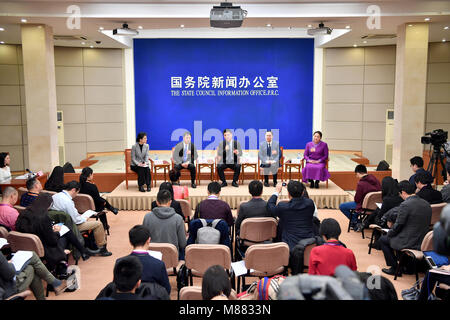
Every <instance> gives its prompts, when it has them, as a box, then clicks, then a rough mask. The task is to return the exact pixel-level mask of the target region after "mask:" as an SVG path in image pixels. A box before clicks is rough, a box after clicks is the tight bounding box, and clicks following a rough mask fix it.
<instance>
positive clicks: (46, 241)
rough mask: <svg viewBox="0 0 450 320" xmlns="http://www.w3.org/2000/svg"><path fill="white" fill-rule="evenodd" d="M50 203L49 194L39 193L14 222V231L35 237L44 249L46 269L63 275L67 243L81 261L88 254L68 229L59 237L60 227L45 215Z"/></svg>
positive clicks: (86, 257) (87, 257) (85, 258)
mask: <svg viewBox="0 0 450 320" xmlns="http://www.w3.org/2000/svg"><path fill="white" fill-rule="evenodd" d="M52 203H53V199H52V196H51V195H50V194H48V193H40V194H39V196H38V197H37V198H36V200H34V201H33V203H32V204H31V205H29V206H28V207H27V208H26V209H25V210H23V211H22V212H21V213H20V214H19V217H18V218H17V221H16V230H17V231H19V232H24V233H32V234H35V235H37V236H38V237H39V239H41V242H42V245H43V247H44V252H45V253H44V254H45V255H44V259H45V260H46V262H47V264H46V265H47V268H48V269H49V270H50V271H54V270H55V269H57V270H56V273H57V274H63V273H65V270H64V269H67V268H64V266H67V263H66V259H67V257H66V253H65V252H64V249H65V248H66V247H67V245H68V243H70V244H72V245H73V246H74V247H76V248H77V249H78V250H79V251H80V252H81V257H82V258H83V260H87V259H89V252H88V251H87V249H86V248H84V247H83V246H82V245H81V243H80V242H79V241H78V239H77V237H76V236H75V234H74V233H73V232H72V231H71V230H70V229H69V231H68V232H67V233H65V234H64V235H63V236H60V234H59V231H60V229H61V226H59V225H54V224H53V221H52V220H51V219H50V217H49V216H48V214H47V212H48V209H49V208H50V206H51V205H52ZM57 266H58V268H57Z"/></svg>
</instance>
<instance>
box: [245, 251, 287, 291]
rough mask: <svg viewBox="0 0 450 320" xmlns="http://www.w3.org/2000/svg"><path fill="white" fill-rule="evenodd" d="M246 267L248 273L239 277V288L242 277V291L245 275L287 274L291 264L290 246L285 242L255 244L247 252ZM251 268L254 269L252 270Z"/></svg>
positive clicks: (269, 275) (268, 275) (260, 276)
mask: <svg viewBox="0 0 450 320" xmlns="http://www.w3.org/2000/svg"><path fill="white" fill-rule="evenodd" d="M244 261H245V267H246V268H247V274H245V275H242V276H239V277H238V278H237V290H238V292H239V290H241V288H240V278H242V291H243V290H244V288H245V277H248V276H250V277H259V278H262V277H271V276H274V275H277V274H283V275H285V276H287V267H288V265H289V246H288V245H287V244H286V243H284V242H277V243H271V244H255V245H252V246H251V247H249V248H248V249H247V252H246V253H245V259H244ZM250 269H254V271H253V272H250Z"/></svg>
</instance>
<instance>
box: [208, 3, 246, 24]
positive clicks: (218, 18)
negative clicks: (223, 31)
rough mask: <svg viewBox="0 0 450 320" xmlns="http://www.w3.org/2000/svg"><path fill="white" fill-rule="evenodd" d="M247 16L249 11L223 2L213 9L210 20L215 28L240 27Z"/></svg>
mask: <svg viewBox="0 0 450 320" xmlns="http://www.w3.org/2000/svg"><path fill="white" fill-rule="evenodd" d="M246 16H247V11H246V10H242V9H241V7H239V6H233V4H232V3H228V2H221V3H220V6H214V7H213V8H212V9H211V13H210V16H209V21H210V25H211V27H214V28H238V27H240V26H242V21H244V18H245V17H246Z"/></svg>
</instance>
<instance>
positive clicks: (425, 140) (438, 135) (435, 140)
mask: <svg viewBox="0 0 450 320" xmlns="http://www.w3.org/2000/svg"><path fill="white" fill-rule="evenodd" d="M447 139H448V131H444V130H442V129H436V130H433V131H431V132H427V133H425V135H424V136H423V137H422V138H420V142H422V144H430V143H431V144H432V145H433V146H439V147H440V146H441V145H443V144H444V143H446V142H447Z"/></svg>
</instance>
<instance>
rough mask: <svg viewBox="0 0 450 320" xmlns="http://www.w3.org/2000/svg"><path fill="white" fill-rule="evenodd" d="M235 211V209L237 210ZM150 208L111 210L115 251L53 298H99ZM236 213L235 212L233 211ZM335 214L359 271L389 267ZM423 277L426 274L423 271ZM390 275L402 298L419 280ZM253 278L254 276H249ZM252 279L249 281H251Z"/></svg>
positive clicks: (322, 214)
mask: <svg viewBox="0 0 450 320" xmlns="http://www.w3.org/2000/svg"><path fill="white" fill-rule="evenodd" d="M233 211H235V210H233ZM146 213H147V212H145V211H120V212H119V214H118V215H117V216H115V215H113V214H112V213H109V214H108V222H109V224H110V226H111V235H110V236H109V237H108V249H109V250H110V251H111V252H112V253H113V255H112V256H110V257H91V258H90V259H89V260H87V261H82V260H80V262H79V267H80V269H81V288H80V289H79V290H76V291H75V292H70V293H63V294H61V295H60V296H57V297H56V296H55V295H54V293H52V292H51V293H50V296H49V297H48V299H49V300H92V299H95V297H96V296H97V294H98V293H99V292H100V290H101V289H102V288H103V287H104V286H105V285H106V284H107V283H108V282H110V281H112V278H113V267H114V262H115V261H116V259H118V258H120V257H122V256H125V255H128V254H129V253H130V252H131V245H130V244H129V242H128V231H129V230H130V228H132V227H133V226H134V225H136V224H141V223H142V220H143V218H144V216H145V214H146ZM233 214H235V212H233ZM330 217H332V218H335V219H336V220H337V221H338V222H339V224H340V226H341V229H342V231H343V232H342V235H341V238H340V240H341V241H343V242H344V243H345V244H346V245H347V247H348V248H350V249H352V250H353V252H354V253H355V256H356V260H357V265H358V271H369V272H372V273H374V272H376V270H378V272H381V268H384V267H385V262H384V258H383V253H382V252H381V251H377V250H372V253H371V255H368V253H367V252H368V243H369V241H370V232H366V239H362V237H361V233H356V232H354V231H351V232H349V233H347V228H346V227H347V224H348V220H347V219H346V218H345V217H344V215H343V214H342V213H341V212H340V211H339V210H328V209H320V210H319V218H320V219H321V220H323V219H325V218H330ZM420 276H422V277H423V275H420ZM386 277H387V278H388V279H390V280H391V281H392V282H393V284H394V286H395V288H396V290H397V294H398V296H399V299H401V294H400V293H401V290H403V289H406V288H410V287H411V286H412V285H413V283H414V282H415V276H414V275H403V277H401V278H398V279H397V280H396V281H394V280H393V279H394V277H393V276H387V275H386ZM169 280H170V283H171V286H172V292H171V299H172V300H175V299H177V290H176V280H175V277H169ZM249 280H251V279H249ZM247 283H249V281H247ZM194 285H201V279H194Z"/></svg>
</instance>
